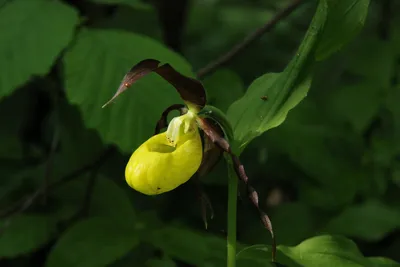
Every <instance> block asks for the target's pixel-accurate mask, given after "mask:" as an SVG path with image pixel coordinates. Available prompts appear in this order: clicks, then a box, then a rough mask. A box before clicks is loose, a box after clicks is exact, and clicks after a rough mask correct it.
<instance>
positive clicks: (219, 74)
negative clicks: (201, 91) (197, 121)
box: [203, 69, 244, 112]
mask: <svg viewBox="0 0 400 267" xmlns="http://www.w3.org/2000/svg"><path fill="white" fill-rule="evenodd" d="M203 84H204V87H205V88H206V91H207V104H208V105H212V106H216V107H218V108H219V109H220V110H222V111H223V112H226V111H227V110H228V108H229V106H230V105H231V104H232V103H233V102H234V101H236V100H237V99H239V98H240V97H242V95H243V93H244V86H243V83H242V81H241V79H240V77H239V76H238V75H237V74H236V73H235V72H233V71H231V70H229V69H221V70H217V71H216V72H214V73H213V74H211V75H210V76H207V77H206V78H205V79H204V81H203Z"/></svg>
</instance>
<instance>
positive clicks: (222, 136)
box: [103, 59, 276, 258]
mask: <svg viewBox="0 0 400 267" xmlns="http://www.w3.org/2000/svg"><path fill="white" fill-rule="evenodd" d="M151 72H154V73H157V74H158V75H160V76H161V77H162V78H164V79H165V80H166V81H167V82H169V83H170V84H171V85H173V86H174V87H175V89H176V90H177V91H178V93H179V95H180V97H181V98H182V100H183V102H184V103H185V105H183V104H175V105H172V106H170V107H168V108H167V109H166V110H165V111H164V112H163V113H162V114H161V118H160V120H159V121H158V122H157V124H156V127H155V135H154V136H152V137H150V138H149V139H148V140H147V141H145V142H144V143H143V144H142V145H141V146H139V148H137V149H136V150H135V151H134V152H133V154H132V156H131V157H130V159H129V162H128V164H127V165H126V169H125V179H126V182H127V183H128V185H129V186H130V187H131V188H133V189H134V190H136V191H138V192H141V193H143V194H146V195H157V194H162V193H165V192H168V191H171V190H173V189H175V188H177V187H178V186H180V185H182V184H184V183H186V182H187V181H188V180H190V179H191V178H192V177H193V176H195V174H197V175H198V176H203V175H204V174H206V173H208V172H209V171H210V170H211V169H212V167H213V166H214V165H215V164H216V163H217V162H218V160H219V158H220V157H221V155H222V153H223V152H225V153H226V155H228V157H229V160H230V161H231V162H232V164H233V166H234V169H235V172H236V174H237V176H238V177H239V178H240V179H241V180H242V181H243V182H244V183H245V184H246V187H247V192H248V196H249V198H250V200H251V202H252V203H253V204H254V206H255V207H256V208H257V210H258V212H259V214H260V217H261V221H262V223H263V224H264V226H265V227H266V228H267V229H268V230H269V232H270V233H271V235H272V240H273V258H274V257H275V250H276V245H275V238H274V233H273V230H272V225H271V221H270V219H269V217H268V216H267V214H266V213H264V212H263V211H262V210H261V209H260V208H259V201H258V194H257V192H256V191H255V189H254V188H253V187H252V186H251V185H250V184H249V181H248V177H247V175H246V172H245V170H244V167H243V165H242V164H241V162H240V160H239V157H237V156H236V155H235V153H234V152H233V151H234V149H232V146H231V145H232V144H233V142H234V139H233V131H232V128H231V126H230V124H229V122H228V120H227V119H226V117H225V115H224V114H223V113H222V112H221V111H220V110H219V109H217V108H215V107H212V106H208V105H206V103H207V101H206V92H205V89H204V87H203V85H202V84H201V82H199V81H198V80H196V79H193V78H189V77H186V76H184V75H182V74H180V73H179V72H177V71H176V70H175V69H174V68H173V67H172V66H171V65H169V64H164V65H161V66H160V62H159V61H158V60H154V59H146V60H143V61H141V62H139V63H138V64H136V65H135V66H133V67H132V68H131V69H130V71H129V72H128V73H127V74H126V75H125V77H124V78H123V80H122V82H121V84H120V86H119V88H118V90H117V92H116V93H115V95H114V96H113V97H112V98H111V100H110V101H108V102H107V103H106V104H105V105H104V106H106V105H108V104H109V103H111V102H112V101H114V100H115V98H116V97H117V96H119V95H120V94H121V93H123V92H124V91H125V90H126V89H128V88H129V87H130V86H131V85H132V84H134V83H135V82H136V81H137V80H139V79H140V78H142V77H143V76H145V75H147V74H149V73H151ZM104 106H103V107H104ZM173 110H178V111H179V112H180V116H178V117H175V118H173V119H172V120H171V122H169V123H168V121H167V117H168V114H169V113H170V112H171V111H173ZM164 128H167V130H166V131H165V132H161V130H162V129H164ZM203 196H204V195H203ZM202 200H203V203H202V204H204V203H205V204H207V205H209V206H210V207H211V205H210V204H209V201H208V198H207V197H203V199H202ZM203 206H204V205H203ZM203 210H204V209H203ZM203 220H204V221H205V224H206V226H207V222H206V218H205V212H203Z"/></svg>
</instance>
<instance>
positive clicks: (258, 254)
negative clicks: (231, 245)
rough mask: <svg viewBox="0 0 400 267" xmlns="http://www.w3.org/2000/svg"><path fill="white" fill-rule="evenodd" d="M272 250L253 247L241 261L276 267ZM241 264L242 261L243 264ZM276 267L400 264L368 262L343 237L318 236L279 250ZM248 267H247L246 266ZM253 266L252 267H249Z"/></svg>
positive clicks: (386, 266) (244, 252) (243, 253)
mask: <svg viewBox="0 0 400 267" xmlns="http://www.w3.org/2000/svg"><path fill="white" fill-rule="evenodd" d="M269 250H270V249H269V247H268V246H265V245H253V246H250V247H246V248H244V249H243V250H242V251H240V252H239V253H238V254H237V259H238V260H251V261H252V262H253V264H255V265H251V266H260V267H261V266H274V265H271V263H270V258H269V257H268V256H269V253H268V252H269ZM239 262H240V261H239ZM277 262H278V263H279V265H278V264H276V266H287V267H321V266H324V267H392V266H393V267H394V266H399V265H398V263H396V262H394V261H392V260H390V259H385V258H366V257H364V256H363V255H362V254H361V253H360V251H359V250H358V248H357V246H356V244H355V243H354V242H353V241H351V240H349V239H346V238H344V237H340V236H328V235H323V236H317V237H312V238H310V239H307V240H305V241H303V242H302V243H300V244H299V245H297V246H295V247H286V246H278V255H277ZM243 266H246V265H243ZM247 266H250V265H247Z"/></svg>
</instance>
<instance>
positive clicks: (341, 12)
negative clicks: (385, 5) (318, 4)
mask: <svg viewBox="0 0 400 267" xmlns="http://www.w3.org/2000/svg"><path fill="white" fill-rule="evenodd" d="M369 2H370V0H328V18H327V20H326V25H325V27H324V30H323V33H322V35H321V40H320V42H319V45H318V48H317V51H316V58H317V60H323V59H325V58H327V57H329V56H330V55H331V54H333V53H335V52H336V51H337V50H339V49H341V48H342V47H343V45H345V44H346V43H348V42H349V41H351V40H352V39H353V38H354V36H356V35H357V34H358V33H359V31H360V30H361V29H362V27H363V26H364V22H365V19H366V18H367V14H368V7H369Z"/></svg>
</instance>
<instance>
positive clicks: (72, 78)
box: [64, 29, 193, 152]
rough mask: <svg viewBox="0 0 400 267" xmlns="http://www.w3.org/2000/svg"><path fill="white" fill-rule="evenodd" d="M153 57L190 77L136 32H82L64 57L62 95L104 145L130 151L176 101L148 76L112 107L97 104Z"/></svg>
mask: <svg viewBox="0 0 400 267" xmlns="http://www.w3.org/2000/svg"><path fill="white" fill-rule="evenodd" d="M147 58H154V59H156V60H160V61H161V62H162V63H168V64H171V65H172V66H173V67H174V68H175V69H176V70H177V71H179V72H181V73H182V74H184V75H188V76H192V75H193V74H192V73H191V70H190V66H189V65H188V63H187V62H186V61H185V60H184V59H183V58H182V57H181V56H179V55H178V54H176V53H174V52H172V51H170V50H168V49H167V48H166V47H164V46H163V45H161V44H160V43H158V42H156V41H154V40H152V39H150V38H148V37H145V36H141V35H137V34H133V33H128V32H123V31H115V30H88V29H84V30H82V31H81V33H80V34H79V35H78V39H77V42H76V43H75V45H74V46H73V47H72V48H71V50H70V51H69V52H68V53H67V54H66V56H65V59H64V60H65V75H66V87H67V96H68V99H69V101H70V102H71V103H74V104H77V105H78V107H79V108H80V110H81V112H82V116H83V119H84V121H85V124H86V126H87V127H89V128H94V129H96V130H98V132H99V134H100V136H101V137H102V138H103V140H104V141H105V142H106V143H114V144H117V145H118V146H119V148H120V149H121V150H122V151H125V152H130V151H132V150H133V149H135V148H136V147H137V146H138V145H139V144H141V143H142V142H144V141H145V140H146V139H148V138H149V137H150V136H151V135H152V134H153V131H154V126H155V123H156V122H157V120H158V119H159V117H160V115H161V113H162V111H163V110H164V109H165V108H167V107H168V106H170V105H172V104H176V103H182V100H181V99H180V98H179V96H178V94H177V93H176V92H175V90H174V87H172V86H171V85H170V84H168V82H166V81H164V80H163V79H162V78H161V77H158V76H157V75H156V74H149V75H147V76H146V77H144V78H143V79H141V80H140V81H138V82H137V83H136V84H135V85H134V86H133V87H134V88H131V89H130V90H127V91H126V92H125V93H124V94H123V95H121V96H120V97H118V98H117V99H116V101H115V103H113V104H112V105H109V106H107V108H104V109H102V108H101V106H102V105H103V104H104V103H106V102H107V100H109V99H110V98H111V96H112V95H113V94H114V93H115V91H116V90H117V89H118V86H119V84H120V82H121V80H122V78H123V76H124V74H125V73H126V72H127V71H128V70H129V69H130V68H131V67H132V65H134V64H137V63H138V62H140V61H141V60H144V59H147Z"/></svg>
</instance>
